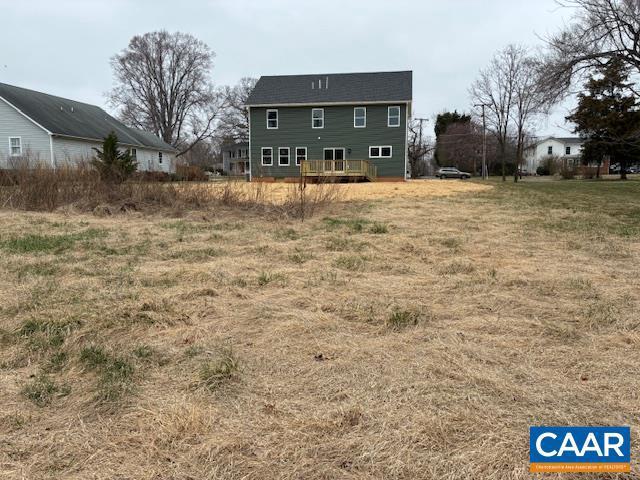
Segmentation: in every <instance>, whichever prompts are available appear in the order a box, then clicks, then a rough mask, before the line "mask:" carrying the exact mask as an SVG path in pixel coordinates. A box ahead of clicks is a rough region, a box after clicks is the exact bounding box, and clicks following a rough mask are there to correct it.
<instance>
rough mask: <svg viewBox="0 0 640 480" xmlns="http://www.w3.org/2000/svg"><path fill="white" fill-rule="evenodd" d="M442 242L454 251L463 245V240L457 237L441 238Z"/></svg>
mask: <svg viewBox="0 0 640 480" xmlns="http://www.w3.org/2000/svg"><path fill="white" fill-rule="evenodd" d="M440 244H441V245H442V246H443V247H447V248H448V249H450V250H452V251H454V252H458V251H460V248H461V247H462V240H460V239H459V238H456V237H447V238H443V239H442V240H440Z"/></svg>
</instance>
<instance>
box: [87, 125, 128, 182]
mask: <svg viewBox="0 0 640 480" xmlns="http://www.w3.org/2000/svg"><path fill="white" fill-rule="evenodd" d="M93 150H94V151H95V152H96V156H95V158H94V159H93V161H92V162H91V163H92V165H93V166H94V167H95V168H96V170H98V173H99V174H100V178H101V179H102V180H103V181H105V182H109V183H119V182H123V181H124V180H126V179H127V178H129V177H130V176H131V174H132V173H133V172H135V171H136V168H137V166H138V165H137V163H136V161H135V160H134V159H133V158H131V154H130V153H129V151H128V150H125V151H122V152H121V151H119V150H118V137H117V136H116V134H115V132H111V133H110V134H109V135H108V136H107V137H105V139H104V142H102V150H100V149H99V148H94V149H93Z"/></svg>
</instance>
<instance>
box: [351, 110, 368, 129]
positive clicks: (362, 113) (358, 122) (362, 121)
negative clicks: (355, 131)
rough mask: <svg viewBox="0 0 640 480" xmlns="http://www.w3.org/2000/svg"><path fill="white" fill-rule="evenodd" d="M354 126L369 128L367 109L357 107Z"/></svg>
mask: <svg viewBox="0 0 640 480" xmlns="http://www.w3.org/2000/svg"><path fill="white" fill-rule="evenodd" d="M353 126H354V127H355V128H365V127H366V126H367V109H366V107H355V108H354V109H353Z"/></svg>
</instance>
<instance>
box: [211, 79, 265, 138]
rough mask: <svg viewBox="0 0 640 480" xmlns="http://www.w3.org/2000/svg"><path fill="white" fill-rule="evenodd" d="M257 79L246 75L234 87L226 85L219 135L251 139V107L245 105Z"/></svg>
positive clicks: (223, 91)
mask: <svg viewBox="0 0 640 480" xmlns="http://www.w3.org/2000/svg"><path fill="white" fill-rule="evenodd" d="M256 82H257V79H255V78H250V77H244V78H241V79H240V82H239V83H238V84H237V85H234V86H233V87H229V86H227V87H224V88H223V90H222V98H223V100H224V106H223V108H222V112H221V115H220V121H219V122H218V130H219V131H218V135H219V136H221V137H226V138H230V139H233V140H234V141H236V142H246V141H248V140H249V109H248V108H247V107H246V106H245V105H246V103H247V99H248V98H249V95H250V94H251V91H252V90H253V88H254V87H255V86H256Z"/></svg>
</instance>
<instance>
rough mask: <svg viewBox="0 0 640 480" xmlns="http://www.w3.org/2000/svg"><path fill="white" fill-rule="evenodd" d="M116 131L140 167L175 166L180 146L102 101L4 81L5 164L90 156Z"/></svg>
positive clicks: (1, 147)
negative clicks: (130, 123)
mask: <svg viewBox="0 0 640 480" xmlns="http://www.w3.org/2000/svg"><path fill="white" fill-rule="evenodd" d="M110 132H115V134H116V135H117V137H118V142H119V145H120V148H122V149H128V150H129V151H130V152H131V155H132V156H133V157H134V158H135V159H136V160H137V162H138V170H140V171H160V172H167V173H170V172H175V167H176V165H175V163H176V149H175V148H173V147H172V146H171V145H168V144H167V143H165V142H164V141H162V140H161V139H159V138H158V137H156V136H155V135H153V134H151V133H149V132H144V131H142V130H137V129H134V128H130V127H127V126H126V125H124V124H123V123H122V122H120V121H118V120H116V119H115V118H113V117H112V116H111V115H109V114H108V113H107V112H105V111H104V110H102V109H101V108H100V107H96V106H94V105H89V104H87V103H82V102H76V101H74V100H68V99H66V98H61V97H55V96H53V95H47V94H46V93H40V92H36V91H33V90H27V89H25V88H20V87H15V86H12V85H7V84H4V83H0V169H2V168H12V165H14V163H13V162H14V161H15V160H19V159H24V158H28V159H29V160H30V161H34V162H40V163H43V164H45V165H51V166H52V167H54V168H55V167H57V166H62V165H65V164H73V163H76V162H78V161H81V160H88V159H90V158H93V157H94V155H95V152H94V151H93V149H92V148H93V147H97V148H101V146H102V142H103V140H104V137H106V136H107V135H109V133H110Z"/></svg>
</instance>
